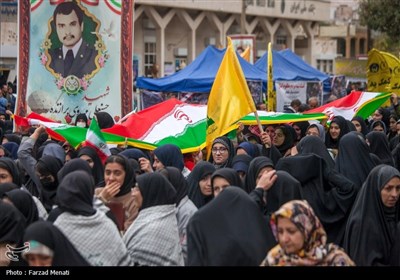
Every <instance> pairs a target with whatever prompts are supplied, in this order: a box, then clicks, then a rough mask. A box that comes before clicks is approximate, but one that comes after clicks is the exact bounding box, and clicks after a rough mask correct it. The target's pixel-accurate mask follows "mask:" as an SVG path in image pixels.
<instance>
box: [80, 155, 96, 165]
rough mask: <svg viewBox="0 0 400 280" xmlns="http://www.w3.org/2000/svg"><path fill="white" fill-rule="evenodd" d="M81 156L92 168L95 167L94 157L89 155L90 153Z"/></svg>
mask: <svg viewBox="0 0 400 280" xmlns="http://www.w3.org/2000/svg"><path fill="white" fill-rule="evenodd" d="M80 158H81V159H83V160H85V161H86V162H87V163H89V166H90V168H93V166H94V162H93V159H92V158H91V157H90V156H88V155H81V156H80Z"/></svg>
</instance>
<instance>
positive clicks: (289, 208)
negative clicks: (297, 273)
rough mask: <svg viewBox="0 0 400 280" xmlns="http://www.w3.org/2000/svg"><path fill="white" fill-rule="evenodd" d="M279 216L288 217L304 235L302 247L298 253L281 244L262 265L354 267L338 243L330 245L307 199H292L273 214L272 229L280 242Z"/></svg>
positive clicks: (269, 253) (270, 252)
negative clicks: (285, 248) (288, 252)
mask: <svg viewBox="0 0 400 280" xmlns="http://www.w3.org/2000/svg"><path fill="white" fill-rule="evenodd" d="M279 218H287V219H289V220H290V221H291V222H292V223H293V224H294V225H295V226H296V227H297V229H298V230H299V231H300V232H301V234H302V236H303V237H304V245H303V248H302V249H301V250H300V251H299V252H298V253H297V254H289V255H288V254H286V252H285V250H284V249H283V248H282V247H281V245H280V244H278V245H276V246H275V247H274V248H273V249H272V250H270V251H269V252H268V255H267V257H266V259H265V260H264V261H263V263H262V265H271V266H292V265H300V266H306V265H311V266H315V265H320V266H326V265H328V266H331V265H333V266H335V265H341V266H353V265H354V263H353V261H352V260H351V259H350V258H349V257H348V256H347V255H346V253H345V252H344V251H343V249H341V248H340V247H338V246H337V245H335V244H333V243H330V244H327V236H326V232H325V230H324V228H323V227H322V224H321V222H320V221H319V219H318V217H317V216H316V215H315V214H314V211H313V209H312V208H311V206H310V205H309V204H308V203H307V202H306V201H305V200H292V201H289V202H287V203H285V204H284V205H282V206H281V208H279V210H278V211H276V212H275V213H274V214H273V215H272V216H271V221H270V224H271V228H272V232H273V234H274V235H275V238H276V240H277V241H278V242H279V238H278V232H277V226H278V220H279Z"/></svg>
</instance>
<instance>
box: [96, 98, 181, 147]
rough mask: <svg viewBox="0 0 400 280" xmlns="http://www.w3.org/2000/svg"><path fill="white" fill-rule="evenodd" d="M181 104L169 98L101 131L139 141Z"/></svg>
mask: <svg viewBox="0 0 400 280" xmlns="http://www.w3.org/2000/svg"><path fill="white" fill-rule="evenodd" d="M181 104H184V103H183V102H181V101H179V100H177V99H175V98H171V99H168V100H167V101H164V102H162V103H159V104H157V105H154V106H151V107H149V108H146V109H144V110H142V111H140V112H139V113H136V114H132V115H131V116H129V117H128V118H127V119H126V120H125V121H124V122H122V124H115V125H114V126H113V127H110V128H107V129H103V130H102V131H104V132H107V133H112V134H117V135H120V136H124V137H129V138H134V139H141V137H143V136H144V135H145V134H146V133H147V132H148V131H149V129H150V128H151V127H153V126H154V124H155V123H156V122H158V121H159V120H160V119H163V118H165V116H166V115H169V114H170V113H171V112H172V110H173V109H174V108H175V106H177V105H181Z"/></svg>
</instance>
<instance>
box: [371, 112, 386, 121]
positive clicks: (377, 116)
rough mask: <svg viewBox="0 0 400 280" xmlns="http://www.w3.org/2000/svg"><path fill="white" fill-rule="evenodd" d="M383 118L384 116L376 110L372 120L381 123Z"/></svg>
mask: <svg viewBox="0 0 400 280" xmlns="http://www.w3.org/2000/svg"><path fill="white" fill-rule="evenodd" d="M382 118H383V115H382V114H381V113H379V111H378V110H376V111H375V112H374V113H373V114H372V119H373V120H374V121H381V120H382Z"/></svg>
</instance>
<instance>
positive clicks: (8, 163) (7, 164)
mask: <svg viewBox="0 0 400 280" xmlns="http://www.w3.org/2000/svg"><path fill="white" fill-rule="evenodd" d="M0 168H2V169H5V170H7V171H8V172H9V173H10V174H11V176H12V178H13V183H14V184H16V185H17V186H18V187H20V186H21V178H20V175H19V170H18V166H17V164H16V163H15V161H14V160H12V159H11V158H7V157H2V158H0Z"/></svg>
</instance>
